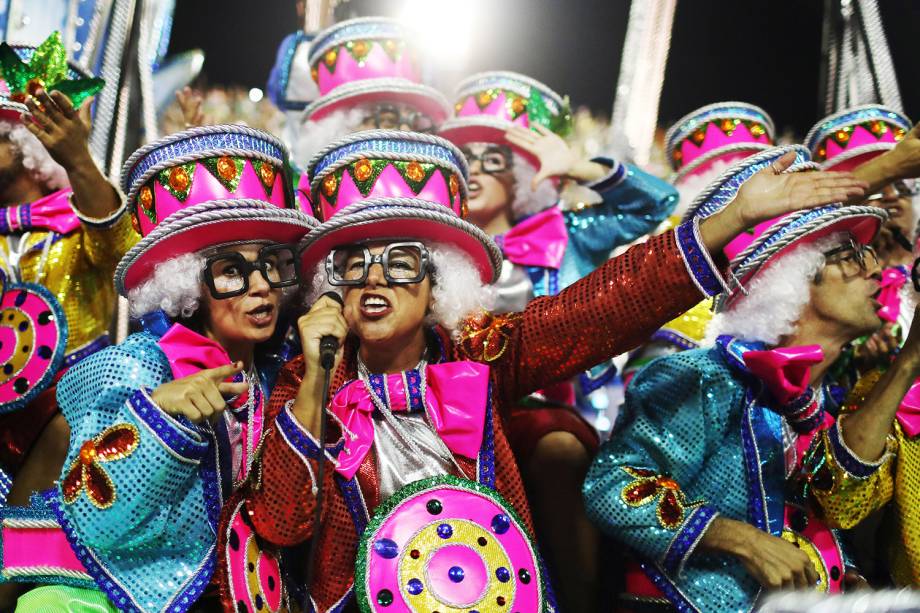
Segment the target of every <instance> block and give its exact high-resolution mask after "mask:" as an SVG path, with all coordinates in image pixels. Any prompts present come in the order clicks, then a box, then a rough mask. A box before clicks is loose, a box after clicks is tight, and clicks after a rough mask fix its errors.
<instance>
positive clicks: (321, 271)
mask: <svg viewBox="0 0 920 613" xmlns="http://www.w3.org/2000/svg"><path fill="white" fill-rule="evenodd" d="M425 245H426V246H427V247H428V252H429V253H430V255H431V264H432V268H433V270H432V273H431V275H432V285H431V293H432V296H433V298H434V300H433V302H432V306H431V312H430V313H429V314H428V317H427V319H426V323H428V324H429V325H435V324H437V325H440V326H441V327H443V328H444V329H445V330H448V331H450V332H451V333H456V332H457V331H458V328H459V327H460V324H461V323H462V322H463V320H464V319H466V318H467V317H469V316H470V315H472V314H473V313H475V312H477V311H479V310H482V309H486V310H489V309H491V308H492V305H493V304H494V301H495V292H494V291H493V289H492V287H491V286H490V285H486V284H484V283H483V282H482V280H481V279H480V278H479V272H478V271H477V269H476V266H475V264H473V260H472V259H471V258H470V256H468V255H466V254H465V253H463V252H462V251H460V250H459V249H457V248H456V247H453V246H451V245H447V244H445V243H428V242H425ZM330 291H331V292H336V293H337V294H339V295H341V294H342V293H343V292H342V288H341V287H336V286H334V285H331V284H330V283H329V282H328V281H327V279H326V269H325V267H324V262H320V263H319V264H317V265H316V269H315V270H314V273H313V281H312V283H311V284H310V285H309V288H308V291H307V295H306V298H305V304H306V305H307V306H309V305H311V304H313V303H314V302H316V300H317V299H318V298H319V297H320V296H321V295H323V294H325V293H326V292H330Z"/></svg>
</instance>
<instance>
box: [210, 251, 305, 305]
mask: <svg viewBox="0 0 920 613" xmlns="http://www.w3.org/2000/svg"><path fill="white" fill-rule="evenodd" d="M294 253H295V248H294V246H293V245H286V244H280V245H266V246H265V247H262V248H261V249H260V250H259V255H258V256H257V257H256V260H255V261H254V262H250V261H249V260H247V259H246V258H245V257H244V256H243V254H242V253H237V252H235V251H231V252H227V253H218V254H216V255H212V256H210V257H208V258H207V259H206V260H205V266H204V281H205V283H206V284H207V286H208V289H209V290H210V291H211V295H212V296H213V297H214V298H217V299H223V298H233V297H234V296H242V295H243V294H245V293H246V292H248V291H249V277H251V276H252V273H254V272H255V271H259V273H260V274H261V275H262V278H263V279H265V281H266V282H267V283H268V285H269V287H271V288H272V289H278V288H282V287H290V286H292V285H296V284H297V282H298V276H297V266H296V265H295V257H294Z"/></svg>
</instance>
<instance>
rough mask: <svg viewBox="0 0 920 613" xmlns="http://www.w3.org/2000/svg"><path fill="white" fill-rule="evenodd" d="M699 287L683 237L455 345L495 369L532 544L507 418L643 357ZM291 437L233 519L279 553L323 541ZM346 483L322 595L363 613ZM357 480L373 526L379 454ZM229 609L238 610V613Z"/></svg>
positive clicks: (331, 490) (327, 506) (312, 466)
mask: <svg viewBox="0 0 920 613" xmlns="http://www.w3.org/2000/svg"><path fill="white" fill-rule="evenodd" d="M685 252H686V250H685ZM698 287H699V286H698V285H697V282H696V281H695V280H694V277H693V276H691V275H690V274H689V273H688V267H687V265H686V264H685V256H683V255H682V253H681V249H680V248H679V247H678V244H677V241H676V240H675V235H674V234H673V233H671V232H668V233H665V234H662V235H659V236H656V237H652V238H651V239H650V240H649V241H648V242H646V243H643V244H641V245H637V246H634V247H632V248H631V249H629V250H628V251H627V252H626V253H624V254H623V255H621V256H619V257H617V258H614V259H612V260H610V261H609V262H607V263H606V264H604V265H603V266H602V267H600V268H599V269H598V270H596V271H595V272H593V273H592V274H590V275H589V276H587V277H586V278H584V279H582V280H580V281H578V282H576V283H575V284H573V285H572V286H570V287H569V288H567V289H566V290H564V291H563V292H562V293H560V294H558V295H557V296H552V297H544V298H538V299H535V300H533V301H532V302H531V303H530V304H529V305H528V306H527V308H526V310H524V311H523V312H522V313H516V314H511V315H496V316H484V317H481V318H478V319H476V320H475V321H472V322H470V323H469V324H467V326H466V327H465V328H464V330H463V333H462V337H461V340H460V342H459V343H457V344H453V343H450V341H449V340H447V342H446V344H445V345H444V347H445V353H447V359H454V360H476V361H481V362H486V363H488V364H489V366H490V374H491V377H492V395H493V397H492V405H493V407H494V408H495V409H496V410H495V411H494V412H493V428H494V432H495V474H496V489H497V490H498V491H499V492H500V493H501V494H502V495H503V496H504V498H505V499H506V500H507V501H508V502H509V503H511V504H512V505H513V506H514V507H515V509H516V510H517V512H518V513H519V514H520V516H521V517H522V518H523V519H524V521H525V523H527V525H528V528H530V530H531V532H532V523H531V515H530V509H529V507H528V504H527V500H526V498H525V495H524V489H523V486H522V484H521V476H520V473H519V472H518V468H517V465H516V463H515V461H514V458H513V456H512V453H511V449H510V447H509V445H508V442H507V440H506V438H505V435H504V432H503V430H502V419H501V415H502V414H504V413H505V411H506V410H507V409H508V408H509V407H511V406H512V405H513V403H514V402H515V401H516V400H517V399H519V398H521V397H523V396H526V395H527V394H529V393H531V392H533V391H534V390H537V389H541V388H544V387H546V386H547V385H550V384H552V383H555V382H558V381H565V380H567V379H569V378H570V377H572V376H574V375H576V374H577V373H579V372H582V371H584V370H585V369H587V368H589V367H590V366H592V365H593V364H597V363H598V362H601V361H603V360H604V359H607V358H610V357H612V356H615V355H618V354H620V353H623V352H625V351H628V350H630V349H632V348H634V347H636V346H638V345H639V344H640V343H642V342H644V341H645V340H647V339H648V337H649V335H650V334H651V333H652V332H654V331H655V330H656V329H658V327H660V326H661V325H662V324H663V323H665V322H667V321H669V320H671V319H673V318H674V317H676V316H677V315H678V314H680V313H682V312H684V311H686V310H687V309H689V308H690V307H692V306H693V305H695V304H696V303H697V302H699V300H700V294H701V292H700V289H699V288H698ZM354 353H355V352H354V348H353V347H351V351H346V359H345V360H343V364H342V366H341V367H340V368H339V370H338V372H337V373H336V376H335V380H334V382H333V384H332V389H337V388H338V387H339V386H340V385H341V384H342V383H344V382H345V381H347V380H350V379H352V378H354V376H355V370H354V359H355V357H354ZM302 373H303V358H302V357H298V358H297V359H295V360H293V361H291V362H289V363H288V364H287V365H286V366H285V368H284V369H283V370H282V372H281V374H280V376H279V378H278V382H277V384H276V386H275V389H274V390H273V392H272V397H271V401H270V407H269V415H270V417H271V418H272V419H274V418H276V417H277V416H279V414H281V413H282V411H284V407H285V404H286V403H287V401H289V400H290V399H292V398H294V397H295V395H296V393H297V390H298V387H299V384H300V380H301V376H302ZM284 414H285V415H287V416H289V415H290V413H289V412H285V413H284ZM286 419H288V422H289V421H290V419H289V417H288V418H286ZM280 426H281V424H280V420H279V423H278V424H276V426H275V427H273V428H272V429H271V431H270V432H268V434H267V435H266V438H265V440H264V446H263V449H262V456H261V470H254V471H253V472H254V475H253V479H252V482H251V483H250V484H249V485H248V486H247V487H244V488H242V489H241V490H240V491H239V492H238V493H237V494H236V496H235V499H234V500H231V501H230V502H229V503H228V504H227V505H226V507H225V508H233V507H236V506H237V504H238V501H239V500H240V497H245V499H246V505H247V507H248V510H249V517H250V519H251V520H252V523H253V525H254V527H255V530H256V532H257V533H258V534H259V535H260V536H261V537H262V538H264V539H266V540H268V541H270V542H271V543H274V544H276V545H281V546H287V545H294V544H297V543H301V542H303V541H305V540H307V539H309V538H311V537H312V536H313V513H314V503H315V500H316V499H315V496H314V495H313V494H312V492H311V490H312V487H313V482H312V475H315V474H316V473H317V468H318V465H317V464H318V463H317V461H316V460H314V459H312V458H311V457H308V455H307V454H305V453H303V452H302V449H301V450H300V451H299V450H298V449H297V448H296V447H297V446H296V445H294V444H292V443H290V442H289V441H288V437H285V436H284V434H283V433H282V432H281V430H282V428H281V427H280ZM330 431H332V432H331V433H330V439H329V440H328V441H327V443H328V444H333V443H334V442H335V441H336V440H338V439H339V436H340V433H339V431H338V429H337V428H336V427H335V426H334V425H331V427H330ZM303 432H305V430H303ZM316 455H317V454H314V457H316ZM455 459H456V460H457V463H458V465H459V466H460V467H462V468H463V470H464V472H465V473H466V475H464V476H466V477H467V478H470V479H473V480H475V478H476V465H475V462H474V461H471V460H468V459H466V458H463V457H460V456H456V457H455ZM308 465H309V466H308ZM334 472H335V470H334V467H333V466H332V464H331V463H327V465H326V467H325V477H324V484H323V488H324V492H323V493H324V498H323V500H324V502H323V530H322V532H321V533H320V535H319V539H320V542H319V544H318V552H319V553H318V557H317V560H316V568H315V577H314V579H313V581H312V582H311V583H312V585H311V586H310V594H311V596H312V598H313V600H314V602H315V603H316V604H317V610H319V611H329V610H335V611H339V610H357V607H356V606H355V605H354V604H353V599H352V603H351V604H347V605H346V604H345V602H346V601H347V599H348V597H349V588H350V587H351V585H352V583H353V581H354V564H355V556H356V552H357V547H358V538H359V535H358V534H357V533H356V530H355V525H354V523H353V522H352V516H351V514H350V512H349V508H348V503H347V501H346V499H345V497H344V496H343V494H342V492H341V491H340V489H339V487H338V486H337V485H336V482H335V480H334V477H333V475H334ZM356 476H357V480H358V483H359V485H360V490H361V495H362V496H363V499H364V501H365V503H366V505H367V508H368V510H369V511H370V513H371V514H373V510H374V509H375V508H376V507H377V506H378V505H379V504H380V502H381V500H380V496H379V490H378V481H377V470H376V463H375V461H374V454H373V450H372V451H371V453H369V454H368V455H367V457H366V458H365V459H364V462H363V464H362V465H361V468H360V469H359V471H358V473H357V475H356ZM220 533H221V534H223V533H225V529H222V530H221V532H220ZM220 558H221V559H223V556H221V557H220ZM225 605H226V606H227V607H228V610H234V609H233V607H232V605H233V603H232V602H225ZM343 605H344V607H343ZM352 608H353V609H352Z"/></svg>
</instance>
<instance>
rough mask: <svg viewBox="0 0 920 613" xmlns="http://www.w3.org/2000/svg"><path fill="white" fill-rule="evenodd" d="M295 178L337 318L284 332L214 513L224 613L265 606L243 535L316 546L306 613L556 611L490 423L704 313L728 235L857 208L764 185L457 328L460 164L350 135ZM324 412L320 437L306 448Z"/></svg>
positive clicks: (822, 184)
mask: <svg viewBox="0 0 920 613" xmlns="http://www.w3.org/2000/svg"><path fill="white" fill-rule="evenodd" d="M789 163H791V158H788V157H787V158H784V159H783V160H782V161H780V162H778V163H777V169H779V170H782V169H784V168H785V165H788V164H789ZM309 172H310V176H311V177H313V181H314V184H313V185H314V187H315V189H314V191H313V201H314V203H315V204H316V205H318V206H320V207H321V210H322V213H323V215H324V216H325V221H324V223H323V224H322V225H321V226H320V227H319V228H318V229H317V230H315V231H314V232H312V233H311V234H310V235H309V236H308V237H307V239H305V241H304V243H303V244H302V252H301V253H302V262H301V263H302V271H303V273H302V274H303V275H304V278H306V277H307V276H310V275H312V274H313V271H314V270H318V271H320V276H319V277H318V278H320V279H322V278H325V280H326V283H323V284H318V285H319V286H318V287H317V286H314V288H313V289H314V291H313V292H312V296H313V297H314V298H316V297H317V296H318V295H320V294H321V293H322V292H324V291H326V290H327V289H328V287H329V286H332V287H333V288H340V289H339V291H340V292H341V296H342V299H343V301H344V308H342V306H340V305H339V304H338V303H337V302H336V301H334V300H332V299H331V298H329V297H320V298H318V299H316V301H315V302H314V303H313V304H312V307H311V309H310V311H309V312H308V313H307V314H306V315H304V316H303V317H301V318H300V320H299V322H298V326H299V329H300V333H301V339H302V346H303V350H304V355H303V357H302V358H298V359H296V360H294V361H292V362H290V363H289V364H288V365H287V366H286V367H285V368H284V369H283V371H282V373H281V376H280V377H279V380H278V383H277V385H276V387H275V390H274V392H273V395H272V400H271V404H270V411H269V415H270V419H271V418H272V417H273V416H277V417H275V418H274V422H273V423H274V424H275V425H274V428H273V429H272V430H271V431H270V432H269V433H268V434H267V435H266V438H265V443H264V448H263V453H262V456H261V459H260V464H259V468H258V471H257V472H256V473H254V474H255V475H256V477H255V478H254V479H253V480H252V481H251V484H250V486H249V487H247V488H246V489H244V490H241V492H240V496H239V497H238V498H235V499H233V500H231V502H230V503H228V504H227V505H226V507H225V515H224V519H223V522H222V526H223V527H222V528H221V530H220V533H221V534H222V535H225V540H226V542H225V543H224V551H223V554H222V555H221V556H220V559H221V560H222V562H221V564H219V567H220V568H222V569H230V570H229V571H227V573H228V575H225V576H224V577H222V588H223V597H224V605H225V607H226V608H227V609H228V610H232V609H233V608H234V607H238V608H239V609H247V610H256V608H257V607H256V605H257V603H258V602H262V601H263V600H264V596H263V594H255V595H254V596H253V592H252V591H248V590H250V588H247V587H246V586H247V584H246V583H245V578H246V577H247V575H246V574H245V572H240V573H236V571H233V569H235V568H242V569H245V568H247V564H246V562H247V560H248V561H250V562H252V563H253V565H255V563H256V562H258V563H260V564H262V562H261V560H266V562H264V564H266V565H268V564H270V560H271V559H272V558H271V556H270V555H269V554H268V553H266V552H269V551H270V547H269V546H268V545H265V546H264V547H263V548H262V550H261V552H259V551H255V552H254V551H253V549H252V548H251V547H250V546H248V545H247V547H246V548H244V547H243V546H242V544H243V543H258V539H252V538H249V536H248V531H249V530H251V529H252V528H254V530H255V532H256V534H257V535H258V536H259V537H260V538H261V539H264V540H265V541H267V542H268V543H269V544H272V545H274V546H290V545H296V544H298V543H302V542H304V541H306V540H310V539H316V541H315V547H316V549H317V557H316V559H317V561H318V562H319V561H321V562H320V563H317V564H316V565H315V566H314V567H313V572H312V574H310V576H309V579H308V582H309V583H308V586H309V588H308V589H309V596H310V599H311V602H310V606H312V607H313V609H314V610H317V611H331V610H335V611H342V610H355V603H354V601H353V598H354V599H356V600H357V603H358V605H359V606H360V608H361V609H362V610H364V611H383V610H387V607H389V606H391V605H393V606H395V608H396V609H400V610H404V609H408V610H432V609H433V608H434V607H435V606H437V605H435V604H434V603H436V602H441V603H444V602H447V603H452V604H451V606H453V607H455V608H463V609H464V610H468V609H476V610H492V609H494V608H495V607H496V606H498V607H507V609H508V610H509V611H510V610H514V611H523V612H531V611H540V610H548V609H549V607H550V606H553V602H554V599H553V597H552V593H551V592H550V591H549V590H548V589H547V588H548V584H547V582H546V578H545V575H544V573H542V572H541V570H542V569H541V564H540V560H539V557H538V554H537V551H536V549H535V546H534V545H533V543H532V526H531V521H530V511H529V507H528V505H527V502H526V499H525V497H524V492H523V488H522V484H521V480H520V475H519V473H518V469H517V466H516V464H515V462H514V459H513V457H512V455H511V450H510V447H509V445H508V442H507V439H506V438H505V435H504V431H505V427H504V424H503V420H502V419H501V418H500V415H501V414H502V413H503V412H505V411H506V407H508V406H510V405H513V404H514V403H516V402H517V401H518V400H519V399H520V398H522V397H524V396H526V395H528V394H530V393H531V392H533V391H534V390H536V389H538V388H540V387H543V386H546V385H547V384H551V383H555V382H561V381H565V380H567V379H569V378H570V377H572V376H574V375H575V374H577V373H578V372H580V371H582V370H584V369H585V368H587V367H588V366H590V365H591V364H596V363H598V362H601V361H603V360H604V359H607V358H609V357H611V356H612V355H614V354H617V353H620V352H622V351H624V350H626V349H629V348H630V347H632V346H634V345H635V344H636V343H637V342H639V341H641V339H643V338H646V337H647V336H648V334H650V333H651V331H652V330H654V329H655V328H656V327H657V326H659V325H660V324H661V323H662V322H664V321H667V320H668V319H670V318H671V317H673V316H674V315H675V314H676V313H678V312H680V311H682V310H685V309H687V308H689V307H690V306H692V305H693V304H695V303H696V302H697V301H698V300H699V298H700V296H701V295H705V294H706V293H716V292H718V291H719V290H720V289H721V288H722V285H721V284H720V282H719V280H718V279H719V278H720V277H719V276H718V271H717V270H716V269H715V268H714V267H713V265H712V264H711V262H712V260H711V259H709V257H708V255H706V254H707V253H708V250H716V249H721V248H722V247H723V246H724V245H725V244H726V243H727V242H728V241H729V240H730V239H731V238H732V237H733V236H734V235H735V234H736V233H737V232H738V231H740V229H741V228H742V227H745V226H748V225H752V224H756V223H758V222H759V221H762V220H764V219H768V218H773V217H775V216H777V215H780V214H783V213H786V212H788V211H790V210H793V209H798V208H800V207H809V206H813V205H816V204H820V203H824V202H826V201H828V199H830V200H839V199H841V198H845V197H847V195H848V194H855V193H858V192H859V191H861V190H862V185H861V184H860V183H858V182H855V181H853V180H852V178H851V177H850V176H849V175H846V174H824V173H812V174H810V175H808V174H802V173H797V174H779V175H777V174H774V173H773V171H771V170H767V171H765V172H763V173H760V174H758V175H757V176H756V177H755V178H754V179H752V180H751V181H749V182H748V183H747V184H746V185H745V186H744V188H742V190H741V191H740V192H739V194H738V196H737V197H736V198H735V199H734V201H733V202H732V203H731V204H730V205H729V206H727V207H726V209H725V210H724V211H722V212H720V213H718V214H716V215H713V216H712V217H710V218H708V219H707V220H705V221H704V222H703V223H702V224H700V223H699V220H693V221H691V222H690V223H689V224H687V225H684V226H681V228H679V229H678V231H677V233H673V232H671V233H666V234H663V235H660V236H657V237H653V238H652V239H650V240H649V241H648V242H647V243H645V244H643V245H640V246H637V247H634V248H632V249H631V250H629V251H627V252H626V253H625V254H624V255H621V256H619V257H617V258H614V259H613V260H610V261H609V262H607V263H606V264H604V265H603V266H601V267H600V268H599V269H598V270H597V271H596V272H594V273H592V274H590V275H588V276H587V277H586V278H584V279H582V280H580V281H577V282H576V283H574V284H573V285H572V286H570V287H569V288H567V289H566V290H564V291H563V292H561V293H560V294H559V295H557V296H553V297H544V298H540V299H537V300H534V301H532V302H531V303H530V304H529V305H528V307H527V308H526V310H525V311H524V312H522V313H516V314H495V315H490V314H484V315H481V316H479V317H475V318H472V319H467V320H465V323H463V322H464V319H463V318H464V317H465V316H466V315H467V314H468V313H470V312H472V311H474V310H475V309H477V308H478V307H479V306H480V304H481V301H482V299H483V285H485V284H487V283H488V282H490V281H492V280H494V278H495V277H496V276H497V274H498V271H499V268H500V263H501V256H500V252H499V250H498V247H497V246H496V245H495V243H494V242H493V241H492V239H490V238H489V237H488V235H486V234H485V233H484V232H483V231H482V230H479V229H478V228H477V227H475V226H474V225H472V224H470V223H469V222H466V221H464V220H463V218H462V216H463V213H464V212H465V209H466V197H467V187H466V183H465V175H466V162H465V160H464V156H463V155H462V153H461V152H460V151H459V150H457V149H456V148H455V147H453V146H451V145H450V144H449V143H448V142H446V141H443V140H441V139H437V138H435V137H430V136H424V135H412V134H408V133H400V132H397V133H389V134H388V133H386V132H381V131H376V132H367V133H356V134H354V135H352V136H351V137H349V138H346V139H343V140H341V141H339V142H337V143H334V144H333V145H330V147H329V148H328V149H327V150H326V151H324V152H323V153H322V154H321V155H319V156H317V158H316V160H314V162H313V163H312V164H311V166H310V168H309ZM359 187H360V188H361V189H358V188H359ZM755 211H756V213H755ZM322 271H325V275H323V274H322ZM625 322H628V325H627V324H626V323H625ZM324 336H332V337H334V338H335V339H337V340H338V341H339V343H340V344H341V345H342V346H343V349H342V350H340V352H339V354H338V356H337V362H338V363H337V365H336V366H335V370H334V376H333V377H332V384H331V385H330V386H328V388H326V386H325V381H324V374H323V369H322V368H321V367H320V366H319V364H318V361H319V359H320V345H321V342H320V341H321V339H322V338H323V337H324ZM327 389H328V390H330V391H333V392H334V393H333V395H332V400H331V401H330V403H329V404H328V407H327V410H326V411H324V410H323V396H324V393H325V392H326V390H327ZM326 412H328V413H329V414H330V418H329V419H330V421H329V422H328V426H329V429H330V432H329V434H328V436H327V438H325V439H320V433H321V425H322V421H323V419H324V418H325V417H324V416H325V414H326ZM321 440H322V442H320V441H321ZM321 458H323V461H322V463H320V459H321ZM327 460H328V461H327ZM320 475H324V476H322V477H320ZM320 492H321V493H322V497H323V504H322V506H321V507H320V523H315V519H314V513H316V512H317V495H318V494H319V493H320ZM250 524H251V527H250ZM240 531H242V532H240ZM416 537H417V538H416ZM426 569H427V570H426ZM231 575H232V576H231ZM392 610H395V609H392Z"/></svg>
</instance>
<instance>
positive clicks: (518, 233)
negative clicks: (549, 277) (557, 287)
mask: <svg viewBox="0 0 920 613" xmlns="http://www.w3.org/2000/svg"><path fill="white" fill-rule="evenodd" d="M568 243H569V233H568V231H567V230H566V228H565V220H564V219H563V218H562V211H560V210H559V207H556V206H553V207H550V208H548V209H546V210H544V211H541V212H539V213H537V214H536V215H532V216H530V217H528V218H527V219H525V220H524V221H522V222H520V223H518V224H515V226H514V227H513V228H511V229H510V230H508V232H507V233H505V235H504V237H503V239H502V251H503V252H504V254H505V257H506V258H508V260H510V261H511V262H514V263H515V264H520V265H521V266H541V267H543V268H555V269H558V268H559V267H560V266H561V265H562V257H563V256H564V255H565V248H566V246H567V245H568Z"/></svg>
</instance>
